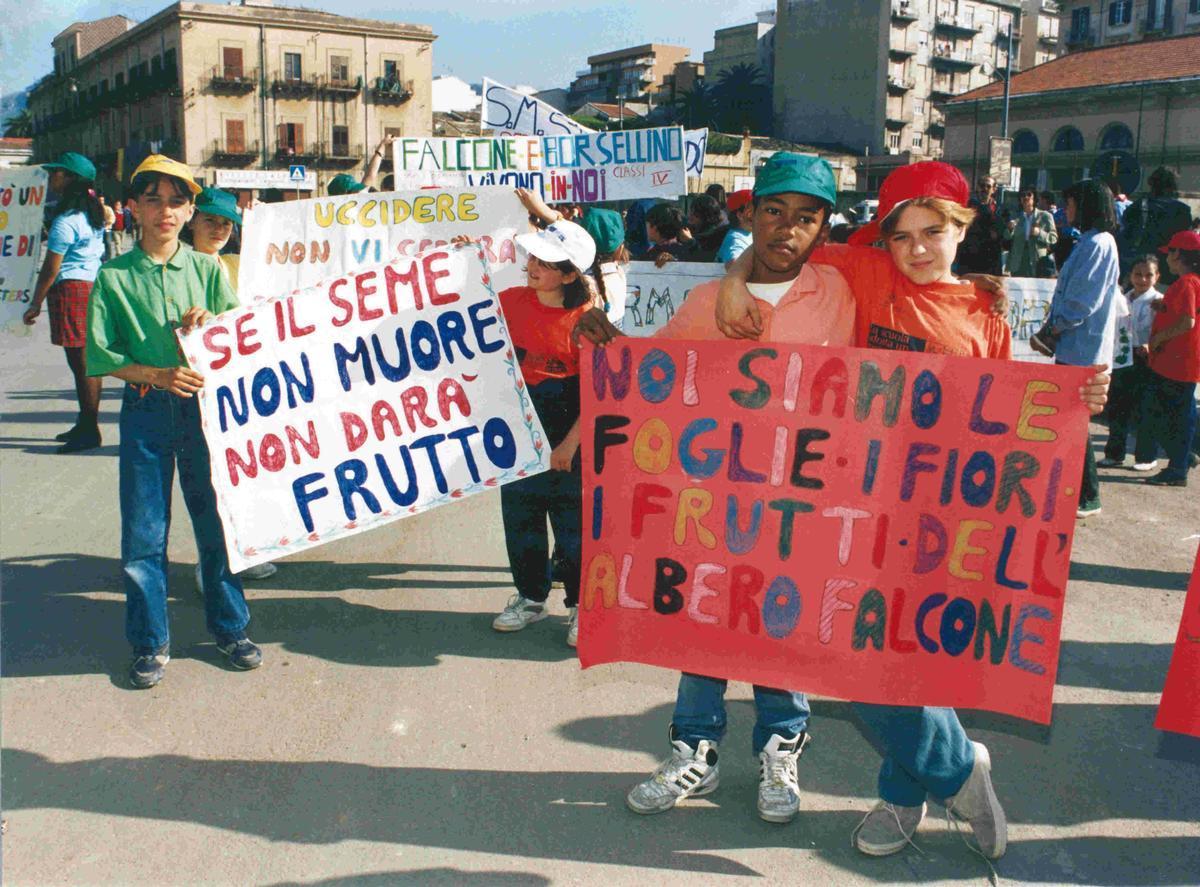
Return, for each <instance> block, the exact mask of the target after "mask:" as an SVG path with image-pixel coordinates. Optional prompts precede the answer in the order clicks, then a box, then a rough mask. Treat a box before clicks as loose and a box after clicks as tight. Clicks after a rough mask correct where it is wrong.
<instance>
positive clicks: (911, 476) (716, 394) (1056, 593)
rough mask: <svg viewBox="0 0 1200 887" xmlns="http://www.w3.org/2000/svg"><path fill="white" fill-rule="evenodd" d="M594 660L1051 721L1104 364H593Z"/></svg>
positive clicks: (836, 355)
mask: <svg viewBox="0 0 1200 887" xmlns="http://www.w3.org/2000/svg"><path fill="white" fill-rule="evenodd" d="M583 365H584V373H583V380H582V388H583V425H582V430H583V433H582V446H583V466H584V525H585V526H584V558H583V577H582V587H581V592H580V607H581V615H580V640H579V658H580V661H581V662H582V664H583V665H584V666H585V667H587V666H591V665H596V664H599V663H604V662H615V661H632V662H643V663H648V664H651V665H658V666H663V667H666V668H670V669H674V670H681V671H688V672H694V673H698V674H702V675H709V676H714V677H724V678H730V679H734V680H741V681H748V682H753V683H757V684H761V685H765V686H770V687H780V688H787V689H794V690H803V691H808V692H812V693H819V694H824V695H829V696H835V697H840V698H844V699H852V700H855V701H861V702H876V703H892V704H898V705H947V706H962V707H966V708H978V709H987V710H990V711H995V712H1001V713H1005V714H1010V715H1015V716H1017V717H1021V718H1026V719H1029V720H1033V721H1037V722H1039V723H1048V722H1049V720H1050V712H1051V703H1052V695H1053V688H1054V679H1055V674H1056V671H1057V666H1058V649H1059V631H1060V627H1061V621H1062V613H1063V593H1064V591H1065V588H1066V584H1067V574H1068V572H1069V559H1070V551H1071V541H1072V534H1073V532H1074V528H1075V509H1076V505H1077V501H1078V497H1079V480H1080V476H1081V468H1082V456H1083V446H1084V440H1085V434H1086V428H1087V412H1086V409H1085V408H1084V406H1083V405H1082V404H1081V403H1080V400H1079V395H1078V389H1079V387H1080V385H1082V384H1083V381H1084V379H1085V378H1086V377H1087V376H1088V375H1089V374H1090V371H1089V370H1087V369H1086V368H1084V369H1080V368H1072V367H1049V366H1040V365H1031V364H1022V363H1017V362H1003V361H992V360H971V359H963V358H951V357H937V356H930V355H916V354H906V353H902V352H890V351H867V350H860V349H852V348H841V349H828V348H818V347H811V346H788V345H763V346H752V347H751V346H746V345H744V344H739V343H732V342H730V343H697V342H683V341H660V340H634V339H623V340H621V341H620V342H619V343H616V344H613V345H610V346H609V347H608V348H605V349H595V350H594V351H592V352H590V353H588V354H585V357H584V361H583Z"/></svg>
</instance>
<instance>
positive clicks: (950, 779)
mask: <svg viewBox="0 0 1200 887" xmlns="http://www.w3.org/2000/svg"><path fill="white" fill-rule="evenodd" d="M854 711H855V713H856V714H857V715H858V717H859V718H860V719H861V720H862V722H863V724H865V725H866V727H867V729H868V730H870V731H871V732H872V733H874V734H875V737H876V738H877V739H878V740H879V742H880V743H881V744H882V745H883V748H884V757H883V766H882V767H881V768H880V770H879V797H881V798H883V800H885V801H887V802H888V803H889V804H899V805H900V806H903V807H918V806H920V805H921V804H923V803H924V802H925V797H926V795H932V796H933V797H934V798H936V799H937V800H939V801H944V800H946V799H947V798H951V797H953V796H954V795H956V794H958V790H959V789H961V788H962V787H963V783H965V782H966V781H967V777H968V776H970V775H971V769H972V768H973V767H974V766H975V747H974V746H973V745H971V740H969V739H968V738H967V734H966V731H965V730H963V728H962V724H960V723H959V722H958V715H956V714H955V713H954V709H952V708H921V707H914V706H903V705H869V704H867V703H865V702H856V703H854Z"/></svg>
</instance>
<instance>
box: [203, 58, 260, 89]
mask: <svg viewBox="0 0 1200 887" xmlns="http://www.w3.org/2000/svg"><path fill="white" fill-rule="evenodd" d="M207 86H208V89H209V92H215V93H222V94H225V95H246V94H248V93H251V92H254V89H255V87H256V86H258V69H257V68H243V67H242V66H241V65H214V66H213V68H212V70H211V71H209V74H208V83H207Z"/></svg>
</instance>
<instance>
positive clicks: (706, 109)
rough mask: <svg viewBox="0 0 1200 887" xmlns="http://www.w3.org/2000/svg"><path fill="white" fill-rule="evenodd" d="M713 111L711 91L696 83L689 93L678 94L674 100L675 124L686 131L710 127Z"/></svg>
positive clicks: (714, 107)
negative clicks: (681, 126)
mask: <svg viewBox="0 0 1200 887" xmlns="http://www.w3.org/2000/svg"><path fill="white" fill-rule="evenodd" d="M715 110H716V102H715V100H714V96H713V91H712V90H711V89H709V88H708V87H707V86H705V85H704V84H703V83H697V84H696V85H695V86H693V87H692V89H691V91H690V92H684V93H680V95H679V97H678V98H677V99H676V100H675V115H674V116H675V122H676V123H681V124H683V125H684V126H686V127H687V128H688V129H701V128H704V127H712V126H713V122H714V120H713V118H714V112H715Z"/></svg>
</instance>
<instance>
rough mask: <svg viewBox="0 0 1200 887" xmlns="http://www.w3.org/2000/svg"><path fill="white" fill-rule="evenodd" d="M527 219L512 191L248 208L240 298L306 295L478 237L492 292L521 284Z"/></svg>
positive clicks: (365, 196)
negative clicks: (333, 280)
mask: <svg viewBox="0 0 1200 887" xmlns="http://www.w3.org/2000/svg"><path fill="white" fill-rule="evenodd" d="M527 230H529V215H528V213H527V212H526V211H525V209H524V208H523V207H522V206H521V204H520V202H519V201H518V200H517V198H516V196H515V195H514V194H513V193H512V190H511V189H509V188H479V189H475V190H463V191H440V192H439V191H415V192H383V193H369V192H366V191H360V192H359V193H357V194H347V195H344V196H342V197H320V198H316V199H314V200H293V201H289V202H287V203H271V204H265V205H262V206H258V207H256V208H254V209H252V210H247V211H246V214H245V227H244V228H243V231H242V253H241V270H240V272H239V276H238V298H239V299H240V300H241V302H242V304H246V303H247V302H250V301H253V300H255V299H262V298H268V297H270V296H278V295H281V294H283V293H289V292H291V291H292V290H297V289H303V288H305V287H308V286H311V285H313V284H315V283H319V282H320V281H322V280H326V279H327V278H330V277H337V276H338V275H341V274H345V273H346V272H348V271H351V270H353V269H355V268H362V267H364V266H367V265H378V264H380V263H383V262H387V261H389V260H390V259H392V258H395V257H396V256H415V255H416V254H417V253H419V252H423V251H425V250H427V249H429V248H431V247H435V246H444V245H445V244H447V243H449V242H450V238H452V237H453V236H455V235H456V234H466V235H469V236H470V237H472V238H477V239H479V240H480V241H481V242H482V244H483V248H484V251H485V252H486V254H487V258H488V261H489V262H490V263H491V265H492V270H493V273H494V275H495V285H496V288H497V289H505V288H506V287H510V286H518V285H520V284H521V283H523V282H524V280H525V276H524V270H523V269H524V267H525V265H524V262H523V261H519V260H518V256H517V247H516V243H515V241H514V240H513V238H514V237H515V236H516V235H517V234H520V233H523V232H525V231H527Z"/></svg>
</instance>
